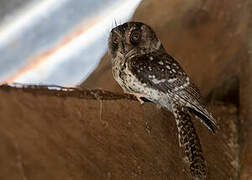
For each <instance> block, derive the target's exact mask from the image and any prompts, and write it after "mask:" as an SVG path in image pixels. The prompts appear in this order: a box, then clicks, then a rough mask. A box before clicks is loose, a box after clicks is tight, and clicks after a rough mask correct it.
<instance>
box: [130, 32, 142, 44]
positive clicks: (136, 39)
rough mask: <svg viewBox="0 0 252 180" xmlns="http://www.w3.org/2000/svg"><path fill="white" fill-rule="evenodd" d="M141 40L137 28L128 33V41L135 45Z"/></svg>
mask: <svg viewBox="0 0 252 180" xmlns="http://www.w3.org/2000/svg"><path fill="white" fill-rule="evenodd" d="M140 40H141V32H140V31H139V30H134V31H132V32H131V34H130V43H131V44H133V45H136V44H138V43H139V42H140Z"/></svg>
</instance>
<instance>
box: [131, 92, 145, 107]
mask: <svg viewBox="0 0 252 180" xmlns="http://www.w3.org/2000/svg"><path fill="white" fill-rule="evenodd" d="M128 94H131V95H133V96H135V97H136V98H137V100H138V101H139V102H140V104H143V103H144V101H143V100H142V99H141V97H144V95H143V94H139V93H128Z"/></svg>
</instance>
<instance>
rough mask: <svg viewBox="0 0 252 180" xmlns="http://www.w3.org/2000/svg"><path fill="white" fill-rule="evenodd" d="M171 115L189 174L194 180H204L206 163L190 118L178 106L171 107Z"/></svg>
mask: <svg viewBox="0 0 252 180" xmlns="http://www.w3.org/2000/svg"><path fill="white" fill-rule="evenodd" d="M173 113H174V116H175V120H176V124H177V128H178V136H179V144H180V146H183V148H184V150H185V155H186V158H187V159H188V161H189V164H190V172H191V174H192V176H193V177H194V178H195V179H206V174H207V167H206V162H205V159H204V157H203V153H202V149H201V145H200V141H199V138H198V135H197V133H196V131H195V128H194V126H193V123H192V121H191V116H190V114H189V113H188V112H187V111H186V110H185V109H184V108H183V107H179V106H173Z"/></svg>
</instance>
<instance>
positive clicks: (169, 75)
mask: <svg viewBox="0 0 252 180" xmlns="http://www.w3.org/2000/svg"><path fill="white" fill-rule="evenodd" d="M127 61H128V66H129V67H128V68H129V70H130V71H131V72H132V73H133V74H134V75H135V76H136V78H138V80H139V81H140V82H142V83H146V84H147V85H148V86H150V87H152V88H154V89H156V90H159V91H161V92H163V93H166V94H167V93H171V94H174V95H176V96H177V97H178V98H179V100H180V101H183V102H184V104H185V106H186V107H188V108H189V111H190V112H191V113H192V114H194V115H195V116H196V117H197V118H198V119H200V120H201V122H202V123H203V124H205V125H206V126H207V127H208V128H209V129H210V130H211V131H212V132H214V128H213V125H215V124H216V122H215V119H214V118H213V117H212V115H211V114H210V113H209V112H207V110H206V109H205V107H204V106H203V105H202V100H201V96H200V93H199V90H198V89H197V87H196V86H195V85H194V84H193V83H192V82H191V81H190V78H189V77H188V76H187V75H186V74H185V72H184V71H183V69H182V68H181V66H180V65H179V64H178V62H177V61H176V60H175V59H174V58H173V57H171V56H170V55H168V54H159V53H158V52H156V53H155V52H154V53H150V54H145V55H141V56H135V57H132V58H130V59H127Z"/></svg>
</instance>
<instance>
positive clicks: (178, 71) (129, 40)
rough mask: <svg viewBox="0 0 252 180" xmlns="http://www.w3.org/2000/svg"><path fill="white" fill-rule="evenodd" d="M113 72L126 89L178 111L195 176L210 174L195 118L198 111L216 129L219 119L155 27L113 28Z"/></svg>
mask: <svg viewBox="0 0 252 180" xmlns="http://www.w3.org/2000/svg"><path fill="white" fill-rule="evenodd" d="M109 54H110V56H111V61H112V73H113V76H114V78H115V80H116V81H117V82H118V83H119V85H120V86H121V87H122V88H123V90H124V92H126V93H131V94H134V95H136V96H137V98H138V99H139V100H140V101H141V99H140V98H141V97H144V98H146V99H148V100H150V101H152V102H154V103H156V104H158V105H160V106H162V107H164V108H165V109H167V110H169V111H171V112H172V113H173V114H174V117H175V120H176V124H177V128H178V135H179V144H180V145H181V146H183V147H184V149H185V154H186V156H187V158H188V160H189V163H190V170H191V174H192V175H193V177H195V178H199V179H204V178H205V177H206V164H205V160H204V158H203V155H202V150H201V145H200V142H199V138H198V136H197V134H196V131H195V129H194V126H193V124H192V121H191V116H190V115H194V116H195V117H196V118H198V119H199V120H200V121H201V122H202V123H203V124H204V125H206V127H207V128H209V130H211V131H212V132H214V125H215V120H214V118H213V117H212V115H211V114H210V113H209V112H208V111H207V110H206V109H205V107H204V106H203V105H202V102H201V96H200V93H199V90H198V89H197V87H196V86H195V85H194V84H193V83H192V81H191V79H190V78H189V77H188V76H187V75H186V73H185V72H184V71H183V69H182V68H181V66H180V65H179V64H178V62H177V61H176V60H175V59H174V58H173V57H171V56H170V55H169V54H167V53H166V51H165V49H164V48H163V46H162V44H161V42H160V40H159V39H158V38H157V37H156V34H155V33H154V31H153V30H152V29H151V28H150V27H149V26H148V25H145V24H143V23H140V22H128V23H125V24H123V25H120V26H117V27H115V28H114V29H112V31H111V33H110V37H109Z"/></svg>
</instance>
